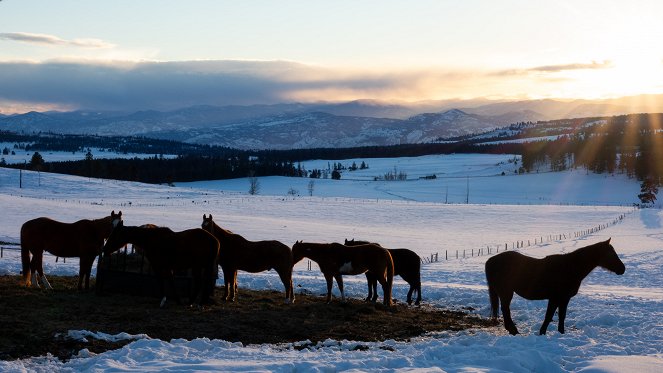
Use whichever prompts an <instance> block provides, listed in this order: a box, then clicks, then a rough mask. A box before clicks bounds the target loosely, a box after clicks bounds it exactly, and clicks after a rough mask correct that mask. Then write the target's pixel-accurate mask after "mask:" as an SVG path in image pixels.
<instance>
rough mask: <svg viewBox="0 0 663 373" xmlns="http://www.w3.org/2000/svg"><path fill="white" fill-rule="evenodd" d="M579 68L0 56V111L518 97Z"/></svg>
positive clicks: (565, 79) (550, 84) (540, 92)
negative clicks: (351, 65) (385, 68)
mask: <svg viewBox="0 0 663 373" xmlns="http://www.w3.org/2000/svg"><path fill="white" fill-rule="evenodd" d="M587 65H589V66H592V67H594V68H599V67H598V66H594V64H587ZM597 65H600V66H604V65H606V63H602V64H597ZM580 67H581V66H580V64H573V65H559V66H555V67H554V66H542V67H539V68H532V69H531V71H528V70H509V71H508V73H507V71H506V70H505V71H497V72H495V71H475V70H469V69H468V70H460V69H443V68H438V69H434V68H432V69H419V70H416V69H415V70H398V71H397V70H391V71H379V70H371V71H368V70H352V69H334V68H327V67H320V66H312V65H305V64H301V63H296V62H290V61H241V60H236V61H234V60H210V61H176V62H153V61H152V62H150V61H143V62H127V61H115V62H108V61H106V62H100V61H91V60H51V61H44V62H0V81H1V82H2V86H1V87H0V110H3V109H4V110H5V111H8V110H10V108H8V104H7V103H12V105H14V107H19V106H20V107H25V108H30V107H34V108H39V107H51V108H60V109H61V110H71V109H90V110H122V111H131V110H146V109H153V110H163V111H167V110H174V109H178V108H183V107H188V106H194V105H216V106H225V105H254V104H277V103H286V102H316V101H350V100H357V99H376V100H385V101H420V100H441V99H470V98H476V97H491V98H513V97H522V96H528V95H532V96H536V95H545V93H546V92H547V91H548V90H549V89H550V88H551V87H553V88H554V87H559V86H560V84H571V83H573V82H571V81H570V80H569V79H570V78H568V77H563V76H559V75H557V74H552V73H551V74H548V73H545V74H544V73H535V71H539V70H540V71H564V69H572V68H576V69H577V68H580ZM523 71H524V73H523ZM516 73H518V74H519V75H517V76H516V75H513V74H516ZM533 83H536V84H533ZM3 103H4V104H3Z"/></svg>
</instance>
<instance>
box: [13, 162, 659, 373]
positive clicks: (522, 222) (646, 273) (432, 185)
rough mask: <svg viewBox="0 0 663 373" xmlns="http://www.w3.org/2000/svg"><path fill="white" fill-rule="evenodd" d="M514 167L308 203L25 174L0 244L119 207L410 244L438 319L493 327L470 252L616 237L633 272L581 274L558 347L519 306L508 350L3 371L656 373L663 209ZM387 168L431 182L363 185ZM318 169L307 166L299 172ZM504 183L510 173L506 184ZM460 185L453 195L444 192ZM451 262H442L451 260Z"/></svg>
mask: <svg viewBox="0 0 663 373" xmlns="http://www.w3.org/2000/svg"><path fill="white" fill-rule="evenodd" d="M509 158H513V156H511V157H508V156H474V155H457V156H428V157H419V158H418V159H415V158H405V159H398V160H394V159H392V160H367V162H368V163H369V169H368V170H363V171H354V172H353V173H349V172H345V173H344V174H343V179H342V180H340V181H333V180H323V179H320V180H316V181H315V188H314V192H313V196H312V197H311V196H308V192H307V183H308V181H309V180H308V179H290V178H261V179H260V185H261V191H260V194H259V195H256V196H249V195H247V194H246V193H245V191H246V190H248V181H247V180H246V179H240V180H228V181H218V182H204V183H203V182H201V183H189V184H181V185H178V186H177V187H167V186H158V185H146V184H137V183H128V182H119V181H110V180H97V179H88V178H77V177H70V176H63V175H54V174H46V173H42V174H41V185H40V186H38V184H37V176H36V175H33V174H32V173H30V172H27V173H24V175H23V176H24V188H23V189H19V188H18V173H17V171H15V170H9V169H2V168H0V209H1V210H2V213H1V214H0V241H4V242H14V243H16V242H18V239H19V230H20V226H21V224H22V223H23V222H25V221H26V220H29V219H32V218H34V217H37V216H49V217H52V218H55V219H58V220H62V221H69V222H71V221H75V220H78V219H81V218H95V217H101V216H104V215H107V214H108V213H109V212H110V211H111V210H116V211H117V210H122V211H123V217H124V220H125V224H127V225H138V224H143V223H154V224H158V225H165V226H169V227H171V228H173V229H176V230H179V229H186V228H191V227H197V226H200V224H201V222H202V215H203V214H208V213H212V214H214V218H215V220H216V221H217V222H218V223H219V224H220V225H222V226H224V227H227V228H229V229H231V230H233V231H236V232H237V233H240V234H242V235H244V236H245V237H247V238H248V239H251V240H259V239H278V240H281V241H283V242H284V243H286V244H288V245H292V244H293V243H294V242H295V241H296V240H306V241H320V242H327V241H342V240H343V239H344V238H357V239H368V240H373V241H379V242H381V243H382V244H384V245H385V246H388V247H408V248H411V249H413V250H415V251H417V252H418V253H419V254H420V255H422V256H427V257H429V256H430V254H433V253H438V254H439V258H440V261H439V262H436V263H431V264H426V265H424V266H423V267H422V280H423V290H422V292H423V297H424V302H425V303H426V304H428V305H431V306H433V307H454V308H459V307H471V308H470V309H474V311H472V312H475V313H477V314H479V315H482V316H486V317H487V316H488V313H489V304H488V294H487V290H486V285H485V278H484V273H483V264H484V263H485V261H486V259H487V258H488V256H487V255H483V256H478V257H477V256H470V250H472V251H473V252H474V253H475V254H474V255H476V250H478V249H484V250H485V249H486V248H488V247H490V248H491V249H492V250H493V251H494V250H495V249H497V248H498V247H500V250H503V248H504V245H505V244H506V245H508V246H509V249H510V250H511V249H512V246H513V245H514V244H515V242H518V241H519V242H522V243H523V244H524V245H525V247H524V248H521V249H519V250H521V251H522V252H524V253H526V254H528V255H532V256H536V257H542V256H545V255H548V254H552V253H561V252H569V251H572V250H575V249H576V248H579V247H582V246H585V245H589V244H592V243H595V242H598V241H600V240H605V239H607V238H609V237H612V241H611V242H612V244H613V246H614V247H615V248H616V250H617V252H618V254H619V255H620V257H621V258H622V260H623V261H624V263H625V264H626V273H625V274H624V275H623V276H617V275H615V274H612V273H609V272H608V271H605V270H602V269H597V270H595V271H594V272H593V273H592V274H590V275H589V276H588V277H587V279H586V280H585V282H584V284H583V286H582V287H581V289H580V293H579V294H578V295H577V296H576V297H574V298H573V299H572V300H571V304H570V305H569V313H568V315H567V320H566V326H567V333H566V334H564V335H560V334H559V333H558V332H557V331H556V318H555V321H553V324H552V325H551V326H550V328H549V332H548V334H547V335H545V336H538V335H536V333H537V331H538V328H539V326H540V324H541V322H542V320H543V316H544V313H545V306H546V303H545V302H544V301H535V302H533V301H525V300H523V299H522V298H519V297H515V298H514V301H513V303H512V312H513V314H514V320H515V322H516V324H517V325H518V327H519V330H520V331H521V333H523V334H522V335H519V336H515V337H513V336H510V335H508V334H507V333H506V331H505V330H504V329H503V328H501V327H499V328H494V329H491V330H481V331H466V332H458V333H457V332H454V333H451V332H445V333H436V334H430V335H425V336H422V337H419V338H415V339H413V340H412V341H410V342H400V341H383V342H379V343H366V342H361V343H362V344H363V345H367V346H369V347H370V348H369V349H368V350H367V351H353V347H354V346H356V344H357V343H358V341H331V340H328V341H325V342H321V343H319V344H318V345H317V346H315V347H313V348H308V349H304V350H302V351H298V350H297V349H295V348H293V347H294V345H293V344H283V345H251V346H244V345H242V344H239V343H230V342H226V341H221V340H209V339H204V338H202V339H196V340H193V341H187V340H171V341H162V340H157V339H152V338H150V337H149V336H136V338H137V339H136V341H135V342H132V343H130V344H128V345H126V346H125V347H123V348H122V349H118V350H115V351H108V352H105V353H102V354H98V355H95V354H93V353H90V352H88V351H86V350H83V351H81V352H80V353H79V357H78V358H75V359H72V360H70V361H68V362H66V363H62V362H60V361H58V360H56V359H54V358H53V357H50V356H44V357H39V358H32V359H26V360H20V361H2V362H0V371H25V370H28V371H33V370H35V371H54V370H55V371H84V370H94V371H97V370H104V371H105V370H109V371H126V370H141V371H142V370H145V371H157V370H159V371H162V370H168V371H207V370H221V371H288V372H289V371H347V370H350V371H413V370H421V371H510V372H514V371H515V372H529V371H543V372H556V371H579V370H585V371H614V372H623V371H632V372H641V371H660V370H662V369H663V324H662V323H661V319H662V318H663V276H661V268H662V265H663V226H662V223H661V221H662V218H663V212H661V210H660V209H659V208H656V209H643V210H635V209H633V208H632V207H630V206H629V205H631V204H632V203H633V202H635V201H636V197H635V195H636V194H637V191H638V189H639V188H638V184H637V183H636V182H635V181H632V180H628V179H627V178H624V177H622V176H619V175H617V176H607V177H606V176H603V175H593V174H586V173H585V172H584V171H580V170H576V171H568V172H564V173H556V174H551V173H541V174H530V175H514V176H511V175H510V174H511V173H513V170H512V169H510V168H512V167H514V165H512V164H510V163H508V162H507V160H508V159H509ZM319 162H320V164H323V162H324V164H325V165H326V162H327V161H319ZM346 162H348V161H344V162H343V163H344V164H346ZM359 162H361V160H359ZM503 162H504V163H503ZM350 163H351V161H350ZM358 164H359V163H358ZM395 165H396V167H397V168H398V169H399V170H401V169H402V170H405V171H406V172H407V173H408V177H409V178H416V177H418V176H415V175H419V174H421V175H424V176H425V175H427V174H431V173H436V174H437V176H438V178H437V179H435V180H413V181H406V182H375V181H372V179H373V176H374V175H379V174H380V173H384V172H386V171H389V170H390V169H393V167H394V166H395ZM314 167H317V166H314V165H313V162H307V164H306V168H308V169H311V168H314ZM502 171H505V173H506V174H509V176H501V172H502ZM509 171H510V172H509ZM362 173H363V174H362ZM350 175H354V176H352V177H351V176H350ZM466 176H470V177H469V178H467V177H466ZM350 179H352V180H350ZM454 180H458V183H457V185H456V184H454V183H453V181H454ZM468 180H469V193H470V196H469V202H470V204H460V203H461V202H462V203H464V202H465V199H466V198H467V197H466V194H467V192H466V190H467V183H468ZM454 185H456V186H457V187H458V188H459V191H457V192H454V193H452V189H454V188H455V187H453V186H454ZM446 186H448V189H449V192H448V193H447V192H446V189H447V188H446ZM289 188H295V189H299V191H300V195H302V196H295V197H293V196H286V193H287V191H288V189H289ZM452 195H455V196H456V197H454V198H453V199H452V198H451V196H452ZM491 196H494V198H493V197H491ZM445 200H446V201H448V202H454V204H451V203H450V204H445V203H444V202H445ZM569 204H571V205H569ZM620 216H623V217H624V218H623V219H621V220H620V219H619V217H620ZM597 227H602V229H601V230H598V231H596V232H595V233H590V234H583V235H581V236H580V237H576V236H577V232H583V231H584V232H586V231H587V230H589V229H592V228H597ZM541 240H543V242H541ZM528 243H529V245H528ZM456 250H461V251H462V250H465V251H466V257H465V258H463V257H462V254H461V255H460V258H459V259H456V258H455V252H456ZM445 252H446V253H448V255H449V260H444V256H445V255H444V253H445ZM77 264H78V263H77V261H76V260H67V262H66V263H62V261H59V262H58V263H55V260H54V258H53V257H47V260H46V264H45V270H46V272H47V274H48V273H51V274H56V273H61V274H76V273H77V271H78V267H77ZM19 267H20V259H19V258H18V252H16V251H13V250H5V251H4V257H3V258H2V259H0V274H18V273H19V270H20V269H19ZM313 268H314V269H313V270H312V271H308V270H307V269H306V266H305V265H304V263H300V265H298V266H297V267H296V268H295V275H294V279H295V286H301V288H303V289H306V290H308V291H312V292H314V293H323V292H324V290H325V285H324V279H323V277H322V275H321V274H320V272H319V271H318V270H317V268H316V266H313ZM238 281H239V284H240V287H250V288H257V289H277V290H280V288H281V284H280V281H279V280H278V276H277V275H276V274H275V273H273V272H266V273H262V274H258V275H251V274H247V273H241V272H240V275H239V278H238ZM364 281H365V280H364V279H363V277H361V276H356V277H350V276H346V278H345V281H344V282H346V289H347V292H348V293H349V294H350V296H352V297H361V296H363V295H364V291H365V284H364ZM301 288H298V289H301ZM334 290H335V292H336V294H337V295H338V293H337V290H336V289H334ZM406 290H407V287H406V286H405V283H404V282H402V281H401V280H400V279H398V280H397V281H396V285H395V291H394V296H395V298H397V299H401V300H402V299H404V297H405V293H406ZM240 301H241V300H240ZM284 307H285V305H284ZM97 332H103V331H83V332H81V331H72V333H71V334H72V335H75V336H86V338H91V336H90V335H96V336H97V337H99V338H118V337H119V338H121V337H126V336H108V335H104V334H103V333H97ZM386 346H388V347H390V350H393V351H389V350H386V349H385V348H384V347H386Z"/></svg>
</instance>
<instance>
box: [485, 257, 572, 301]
mask: <svg viewBox="0 0 663 373" xmlns="http://www.w3.org/2000/svg"><path fill="white" fill-rule="evenodd" d="M485 268H486V280H487V281H488V286H489V287H492V288H494V289H495V290H496V291H497V292H498V293H501V292H515V293H516V294H518V295H520V296H521V297H523V298H525V299H530V300H540V299H550V298H554V297H557V296H573V295H575V293H576V292H577V290H578V288H579V286H580V283H579V282H577V281H576V280H575V278H574V277H573V276H570V275H569V272H568V271H569V263H567V262H566V261H565V259H564V256H563V255H551V256H547V257H545V258H543V259H537V258H532V257H529V256H526V255H523V254H520V253H518V252H515V251H507V252H503V253H500V254H497V255H495V256H493V257H491V258H489V259H488V260H487V261H486V267H485ZM576 282H577V284H576ZM574 287H575V289H573V288H574Z"/></svg>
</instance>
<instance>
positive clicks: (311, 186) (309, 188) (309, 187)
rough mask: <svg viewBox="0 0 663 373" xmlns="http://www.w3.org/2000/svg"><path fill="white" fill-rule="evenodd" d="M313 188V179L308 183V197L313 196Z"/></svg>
mask: <svg viewBox="0 0 663 373" xmlns="http://www.w3.org/2000/svg"><path fill="white" fill-rule="evenodd" d="M314 188H315V181H314V180H313V179H311V180H309V182H308V195H309V196H313V189H314Z"/></svg>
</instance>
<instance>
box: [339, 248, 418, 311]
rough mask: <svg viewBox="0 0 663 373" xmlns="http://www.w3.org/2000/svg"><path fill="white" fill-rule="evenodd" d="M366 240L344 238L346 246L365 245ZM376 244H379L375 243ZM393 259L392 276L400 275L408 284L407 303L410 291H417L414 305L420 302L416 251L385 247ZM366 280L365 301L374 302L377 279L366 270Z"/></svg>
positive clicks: (409, 302)
mask: <svg viewBox="0 0 663 373" xmlns="http://www.w3.org/2000/svg"><path fill="white" fill-rule="evenodd" d="M368 243H370V242H368V241H355V240H354V239H351V240H348V239H346V240H345V245H346V246H357V245H366V244H368ZM376 245H379V244H377V243H376ZM387 250H388V251H389V254H391V259H392V260H393V261H394V276H396V275H398V276H401V278H402V279H403V280H405V282H407V283H408V284H409V285H410V290H409V291H408V292H407V304H412V293H414V292H415V291H416V292H417V300H416V301H415V302H414V304H415V305H419V303H421V258H420V257H419V255H417V253H415V252H414V251H412V250H410V249H387ZM366 281H367V282H368V296H367V297H366V300H367V301H372V302H375V301H376V300H377V299H378V291H377V288H378V279H377V277H376V276H375V275H374V274H373V273H371V272H370V271H369V272H366Z"/></svg>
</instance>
